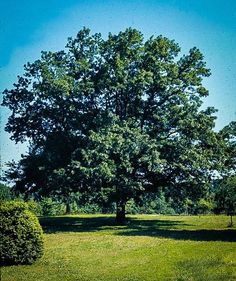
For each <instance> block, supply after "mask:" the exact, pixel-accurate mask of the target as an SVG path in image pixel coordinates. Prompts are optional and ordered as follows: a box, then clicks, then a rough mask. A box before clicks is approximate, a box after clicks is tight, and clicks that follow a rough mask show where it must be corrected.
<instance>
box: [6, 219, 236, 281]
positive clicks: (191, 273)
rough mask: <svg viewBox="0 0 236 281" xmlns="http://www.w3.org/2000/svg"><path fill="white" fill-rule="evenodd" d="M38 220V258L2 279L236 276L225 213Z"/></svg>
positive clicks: (233, 235) (235, 234)
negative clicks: (41, 246) (41, 235)
mask: <svg viewBox="0 0 236 281" xmlns="http://www.w3.org/2000/svg"><path fill="white" fill-rule="evenodd" d="M234 220H236V218H235V217H234ZM40 222H41V225H42V226H43V229H44V231H45V254H44V256H43V258H42V259H41V260H39V261H37V262H36V263H35V264H33V265H30V266H9V267H3V268H2V271H1V274H2V276H1V277H2V280H3V281H18V280H27V281H33V280H39V281H45V280H50V281H54V280H55V281H56V280H59V281H60V280H65V281H93V280H96V281H99V280H101V281H135V280H137V281H145V280H153V281H159V280H160V281H161V280H173V281H195V280H196V281H202V280H203V281H221V280H222V281H231V280H232V281H233V280H236V243H235V242H236V228H231V229H229V228H227V225H228V222H229V218H228V217H226V216H200V217H199V216H159V215H138V216H129V217H128V221H127V224H126V225H124V226H117V225H116V224H115V220H114V216H112V215H79V216H62V217H47V218H41V219H40Z"/></svg>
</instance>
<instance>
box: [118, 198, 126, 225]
mask: <svg viewBox="0 0 236 281" xmlns="http://www.w3.org/2000/svg"><path fill="white" fill-rule="evenodd" d="M116 222H117V224H124V223H125V202H124V201H122V200H120V201H117V202H116Z"/></svg>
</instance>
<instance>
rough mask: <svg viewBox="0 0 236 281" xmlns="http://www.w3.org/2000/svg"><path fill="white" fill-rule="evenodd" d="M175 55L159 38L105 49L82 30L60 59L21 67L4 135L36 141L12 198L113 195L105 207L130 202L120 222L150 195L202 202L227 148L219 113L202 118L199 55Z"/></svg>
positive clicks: (16, 172)
mask: <svg viewBox="0 0 236 281" xmlns="http://www.w3.org/2000/svg"><path fill="white" fill-rule="evenodd" d="M179 54H180V47H179V46H178V44H177V43H175V42H174V41H173V40H169V39H168V38H165V37H163V36H158V37H156V38H154V37H151V38H150V39H148V40H147V41H146V42H144V39H143V35H142V34H141V33H140V32H139V31H137V30H135V29H131V28H129V29H126V30H125V31H124V32H120V33H119V34H118V35H112V34H109V35H108V38H107V39H106V40H104V39H102V37H101V35H100V34H95V35H90V31H89V29H86V28H84V29H82V30H81V31H79V33H78V34H77V36H76V38H75V39H72V38H69V39H68V43H67V46H66V49H65V50H64V51H59V52H55V53H52V52H42V56H41V59H39V60H37V61H35V62H34V63H28V64H27V65H25V74H24V75H23V76H22V77H19V78H18V82H17V83H16V84H14V88H13V89H11V90H5V91H4V99H3V105H4V106H7V107H8V108H9V109H10V110H11V112H12V114H11V116H10V117H9V120H8V123H7V125H6V130H7V131H8V132H10V133H11V134H12V139H13V140H15V141H16V142H19V141H20V142H23V141H26V140H29V141H30V151H29V153H28V154H27V155H25V156H24V157H23V158H22V160H20V162H19V163H17V164H14V165H12V167H11V170H10V172H9V173H8V176H9V177H10V178H11V179H13V180H15V182H16V185H15V188H16V189H17V190H20V191H21V192H26V193H32V192H37V193H39V194H46V195H53V194H56V195H58V196H62V197H63V198H69V196H70V193H71V192H77V191H80V192H83V191H86V192H87V191H90V192H91V193H92V192H96V193H102V194H103V192H104V189H107V188H108V189H109V192H108V195H107V196H108V198H109V200H115V201H116V202H117V204H118V202H119V201H122V200H123V201H124V202H123V207H122V208H121V209H123V211H122V212H119V211H117V219H118V220H119V221H120V220H123V219H124V208H125V202H126V201H127V200H128V199H129V198H135V197H137V196H139V194H141V193H142V192H145V191H149V190H151V189H152V190H158V189H159V188H160V187H161V188H164V189H165V190H166V192H167V194H169V196H172V198H175V199H177V198H181V199H183V198H185V197H188V198H190V199H191V198H192V197H194V198H197V197H201V196H203V195H204V193H205V192H206V191H207V188H208V185H209V182H210V180H211V176H212V173H213V171H216V170H219V169H220V163H221V161H220V160H221V158H222V157H223V155H224V153H223V150H220V149H219V145H220V142H221V141H222V138H221V137H220V136H219V135H218V134H217V133H216V132H214V131H213V128H214V120H215V117H214V116H213V114H214V113H215V112H216V110H215V109H214V108H212V107H208V108H207V109H205V110H202V109H201V105H202V99H203V98H204V97H206V96H207V95H208V91H207V90H206V89H205V87H204V86H203V84H202V80H203V78H204V77H207V76H209V75H210V71H209V69H207V68H206V64H205V62H204V60H203V55H202V54H201V53H200V51H199V50H198V49H197V48H193V49H191V50H190V51H189V54H188V55H184V56H182V57H180V56H179ZM105 197H106V196H105ZM118 206H119V204H118ZM121 213H123V215H121Z"/></svg>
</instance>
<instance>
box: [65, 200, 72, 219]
mask: <svg viewBox="0 0 236 281" xmlns="http://www.w3.org/2000/svg"><path fill="white" fill-rule="evenodd" d="M70 213H71V209H70V203H69V200H68V202H66V215H70Z"/></svg>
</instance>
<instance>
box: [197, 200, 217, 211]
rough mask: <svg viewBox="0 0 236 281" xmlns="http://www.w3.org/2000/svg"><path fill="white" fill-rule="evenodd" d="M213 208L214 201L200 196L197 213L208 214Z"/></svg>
mask: <svg viewBox="0 0 236 281" xmlns="http://www.w3.org/2000/svg"><path fill="white" fill-rule="evenodd" d="M213 209H214V203H213V202H212V201H208V200H206V199H204V198H201V199H200V200H199V201H198V202H197V206H196V213H197V214H209V213H210V212H211V211H213Z"/></svg>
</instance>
